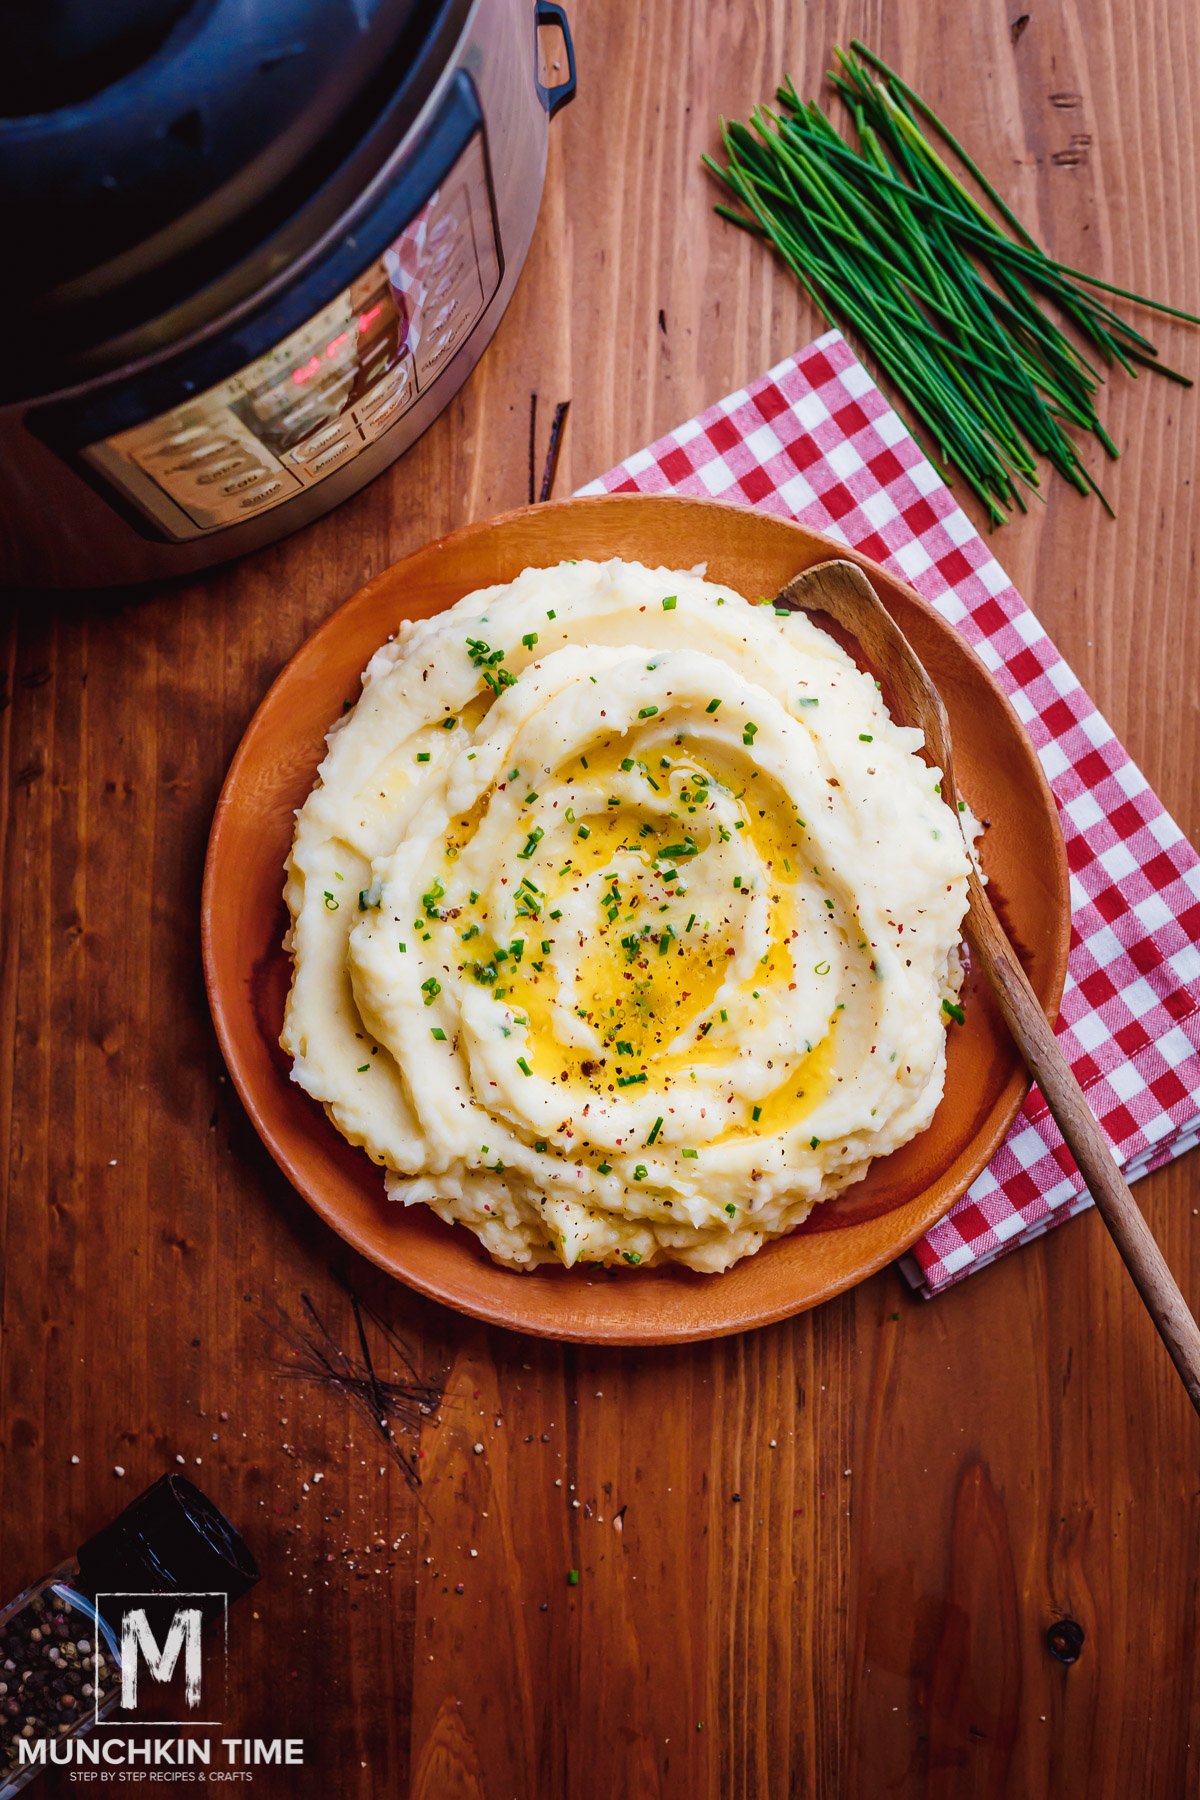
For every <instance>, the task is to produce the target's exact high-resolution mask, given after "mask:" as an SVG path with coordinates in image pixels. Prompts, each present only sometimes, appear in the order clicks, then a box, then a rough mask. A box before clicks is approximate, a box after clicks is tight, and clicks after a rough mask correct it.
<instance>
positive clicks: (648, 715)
mask: <svg viewBox="0 0 1200 1800" xmlns="http://www.w3.org/2000/svg"><path fill="white" fill-rule="evenodd" d="M657 711H658V708H657V706H643V707H642V709H641V710H640V712H639V713H638V718H639V719H652V718H653V717H654V715H655V713H656V712H657Z"/></svg>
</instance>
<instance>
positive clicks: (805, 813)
mask: <svg viewBox="0 0 1200 1800" xmlns="http://www.w3.org/2000/svg"><path fill="white" fill-rule="evenodd" d="M920 744H921V737H920V734H919V732H916V731H911V730H906V729H902V728H900V727H898V726H896V725H894V724H892V722H891V720H890V719H889V718H888V715H887V712H886V711H885V709H884V706H883V703H882V700H881V697H880V694H879V692H878V690H877V688H876V685H875V683H874V682H873V681H872V680H871V678H870V677H869V676H868V675H865V674H863V673H861V672H860V671H859V670H858V669H857V668H856V667H855V666H854V664H853V662H852V661H851V660H850V658H849V657H847V656H846V655H845V654H844V653H843V651H842V650H841V649H840V648H839V647H838V645H837V644H836V643H835V642H834V641H833V639H832V638H830V637H829V636H828V635H827V634H825V633H824V632H822V631H820V630H819V629H818V628H817V627H816V626H815V625H813V624H812V623H811V622H810V621H809V620H808V619H806V618H804V617H802V616H797V615H790V614H789V615H787V616H777V615H776V614H775V612H774V611H773V609H772V608H771V607H770V606H752V605H750V604H749V603H748V602H747V601H746V600H744V599H742V598H741V597H740V596H738V595H737V594H735V593H733V592H732V591H731V590H730V589H728V588H722V587H719V586H715V585H714V584H713V583H711V582H708V581H705V580H702V579H700V578H699V576H697V575H694V574H682V573H673V572H670V571H668V570H665V569H646V568H643V567H641V566H640V565H639V564H636V563H624V562H615V561H614V562H609V563H591V562H579V563H564V564H562V565H561V566H560V567H558V568H553V569H526V570H525V572H524V573H523V574H522V575H520V576H519V577H518V579H517V580H516V581H514V582H512V583H511V584H510V585H508V586H506V587H493V588H487V589H484V590H482V591H480V592H478V593H474V594H469V595H468V596H467V597H466V598H465V599H464V600H461V601H459V603H458V604H457V605H456V606H454V607H452V608H451V609H450V610H449V611H448V612H444V613H442V614H440V615H439V616H438V617H436V618H433V619H429V620H423V621H421V622H419V623H417V624H404V625H402V626H401V628H400V631H399V634H398V636H397V637H396V639H395V640H394V641H393V642H390V643H388V644H386V645H384V647H383V648H382V649H381V650H380V651H379V652H378V653H377V654H376V655H375V656H374V657H373V658H372V660H371V663H370V665H369V667H368V668H367V670H366V673H365V675H364V677H363V691H362V696H361V698H360V699H359V701H358V704H357V705H356V706H355V708H354V710H353V711H352V712H351V713H349V714H348V715H347V716H346V717H345V718H343V719H341V720H339V722H338V723H337V725H336V726H335V727H334V729H333V730H332V731H331V732H330V734H329V748H328V754H327V755H326V757H325V760H324V762H323V763H322V765H321V771H320V777H321V778H320V781H319V783H318V785H317V786H316V788H315V789H314V790H313V792H312V794H311V795H310V796H309V799H308V801H307V802H306V804H305V805H304V807H303V808H302V810H301V812H300V813H299V816H298V819H297V826H296V838H295V843H294V846H293V849H292V854H291V858H290V861H289V864H288V876H287V887H286V899H287V903H288V907H289V909H290V911H291V915H292V929H291V933H290V937H289V947H290V949H291V952H292V956H293V959H294V979H293V984H292V990H291V995H290V998H289V1002H288V1008H287V1019H286V1024H285V1027H284V1032H283V1037H282V1043H283V1046H284V1048H285V1050H287V1051H288V1053H289V1054H290V1055H291V1057H292V1058H293V1076H294V1078H295V1080H296V1081H298V1082H299V1083H300V1085H301V1086H302V1087H304V1088H305V1089H306V1090H307V1091H308V1092H309V1093H310V1094H312V1095H313V1096H314V1097H315V1098H316V1099H318V1100H319V1101H321V1102H322V1103H323V1104H324V1106H325V1107H326V1109H327V1110H328V1112H329V1115H330V1117H331V1118H332V1119H333V1121H334V1123H335V1124H336V1126H337V1128H338V1130H339V1131H341V1132H342V1133H343V1134H344V1135H345V1136H346V1137H347V1138H349V1139H350V1141H351V1142H352V1143H355V1144H360V1145H362V1147H363V1148H364V1149H365V1150H366V1151H367V1152H368V1153H369V1154H370V1155H371V1156H372V1157H373V1158H374V1159H375V1160H376V1161H377V1162H379V1163H381V1164H382V1165H383V1166H384V1168H385V1170H386V1171H387V1175H386V1182H387V1191H388V1193H389V1195H390V1196H391V1198H392V1199H394V1200H397V1201H403V1202H404V1203H405V1204H407V1205H412V1204H414V1203H424V1204H426V1205H429V1206H431V1207H433V1208H434V1210H435V1211H436V1212H437V1213H438V1214H440V1216H441V1217H442V1218H444V1219H446V1220H449V1221H453V1222H455V1223H458V1224H463V1225H466V1226H469V1228H470V1229H471V1230H472V1231H474V1232H475V1233H476V1234H477V1235H478V1237H479V1238H480V1239H481V1241H482V1242H483V1244H484V1245H485V1247H486V1248H487V1249H488V1250H489V1251H490V1252H491V1254H492V1255H493V1256H494V1257H496V1258H497V1259H498V1260H499V1261H502V1262H505V1263H509V1264H512V1265H514V1266H517V1267H529V1266H530V1265H532V1264H535V1263H540V1262H548V1261H561V1262H564V1263H567V1264H572V1263H575V1262H578V1261H582V1260H586V1261H602V1262H607V1263H622V1264H630V1265H637V1264H642V1265H646V1264H650V1263H654V1262H658V1261H661V1260H663V1259H674V1260H677V1261H680V1262H684V1263H688V1264H690V1265H691V1266H692V1267H693V1268H695V1269H702V1270H720V1269H725V1268H728V1267H729V1265H730V1264H731V1263H733V1262H736V1261H737V1259H738V1258H739V1257H742V1256H745V1255H747V1254H749V1253H750V1252H751V1251H754V1250H757V1249H758V1248H759V1247H760V1245H761V1244H762V1243H763V1242H764V1240H765V1239H767V1238H770V1237H775V1236H778V1235H779V1234H780V1233H782V1232H786V1231H790V1230H791V1229H792V1228H793V1227H794V1226H796V1225H798V1224H799V1223H800V1221H801V1220H802V1219H804V1218H805V1216H806V1215H807V1214H808V1213H809V1211H810V1210H811V1209H812V1207H813V1205H814V1204H815V1203H816V1202H817V1201H819V1200H823V1199H826V1198H827V1197H828V1196H829V1195H831V1194H835V1193H837V1192H838V1191H839V1190H840V1189H842V1188H844V1187H845V1186H847V1184H848V1183H850V1182H853V1181H857V1180H859V1179H860V1178H861V1177H862V1176H863V1175H864V1174H865V1173H866V1170H867V1167H868V1164H869V1163H870V1160H871V1158H872V1157H875V1156H880V1155H882V1154H883V1153H884V1152H886V1151H888V1150H893V1149H895V1148H896V1147H897V1146H898V1145H900V1144H903V1143H905V1142H907V1140H908V1139H909V1138H911V1137H913V1136H914V1135H915V1134H916V1133H917V1132H919V1131H921V1130H922V1129H923V1128H924V1127H925V1126H926V1125H927V1124H928V1123H929V1120H930V1118H931V1117H932V1115H933V1111H934V1108H935V1107H936V1106H937V1103H938V1101H939V1099H940V1097H941V1093H942V1084H943V1080H944V1074H945V1032H946V1026H947V1023H948V1016H949V1014H950V1012H951V1010H952V1009H953V1010H954V1011H957V1008H956V1007H954V995H955V993H956V991H957V988H958V986H959V983H960V981H961V967H960V963H959V955H958V945H959V931H960V926H961V922H962V919H963V915H964V913H965V910H966V904H967V886H966V882H967V853H966V850H965V847H964V843H963V837H962V834H961V832H960V830H959V824H958V820H957V819H956V818H955V816H954V815H953V813H952V812H951V811H950V810H949V809H948V808H947V806H946V805H945V804H944V803H943V802H942V800H941V798H940V794H939V789H938V775H937V771H936V770H934V769H930V768H929V767H927V765H926V764H925V763H923V762H922V761H921V759H920V757H919V756H918V755H917V754H916V753H917V750H918V749H919V747H920Z"/></svg>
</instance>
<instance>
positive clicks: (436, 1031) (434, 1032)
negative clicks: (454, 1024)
mask: <svg viewBox="0 0 1200 1800" xmlns="http://www.w3.org/2000/svg"><path fill="white" fill-rule="evenodd" d="M430 1035H431V1036H432V1037H435V1038H436V1039H437V1041H438V1043H439V1044H444V1043H445V1041H446V1034H445V1032H444V1031H443V1030H442V1028H441V1026H440V1025H433V1026H431V1027H430Z"/></svg>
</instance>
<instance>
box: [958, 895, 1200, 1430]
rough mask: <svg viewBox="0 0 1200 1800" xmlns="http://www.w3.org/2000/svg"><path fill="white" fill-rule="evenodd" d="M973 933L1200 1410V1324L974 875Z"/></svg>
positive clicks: (1039, 1079) (971, 936) (985, 965)
mask: <svg viewBox="0 0 1200 1800" xmlns="http://www.w3.org/2000/svg"><path fill="white" fill-rule="evenodd" d="M966 933H967V937H968V939H969V941H970V943H971V946H972V948H973V950H974V951H975V953H976V955H977V956H978V957H979V961H980V963H981V965H982V967H983V972H984V974H985V975H986V976H987V977H988V980H989V981H990V982H991V984H992V987H993V988H994V989H995V992H996V998H997V999H998V1000H999V1002H1000V1010H1001V1011H1002V1012H1003V1014H1004V1017H1005V1020H1006V1022H1007V1024H1008V1028H1009V1030H1010V1031H1011V1032H1012V1034H1013V1037H1014V1038H1015V1039H1016V1041H1017V1043H1018V1044H1019V1045H1020V1047H1021V1050H1022V1052H1023V1054H1024V1057H1025V1061H1026V1062H1027V1063H1028V1065H1029V1068H1030V1070H1031V1071H1032V1073H1033V1076H1034V1078H1035V1080H1036V1081H1037V1084H1038V1086H1039V1087H1040V1088H1041V1090H1042V1093H1043V1094H1044V1095H1045V1097H1046V1104H1047V1106H1048V1107H1049V1108H1050V1111H1051V1112H1052V1113H1053V1115H1054V1118H1055V1120H1056V1121H1057V1124H1058V1128H1059V1130H1060V1131H1061V1132H1062V1134H1063V1137H1064V1139H1065V1140H1066V1143H1067V1146H1068V1148H1069V1149H1070V1152H1071V1154H1072V1156H1073V1157H1074V1158H1075V1161H1076V1163H1077V1164H1078V1165H1079V1170H1080V1173H1081V1174H1082V1176H1083V1178H1084V1180H1085V1181H1086V1182H1087V1185H1088V1190H1089V1192H1090V1193H1091V1196H1092V1199H1093V1200H1094V1201H1095V1202H1096V1209H1097V1211H1098V1212H1099V1213H1100V1216H1101V1218H1102V1219H1103V1220H1104V1223H1105V1224H1106V1225H1107V1226H1108V1229H1109V1231H1110V1232H1111V1234H1112V1236H1113V1239H1114V1241H1115V1243H1116V1246H1117V1249H1118V1250H1119V1251H1120V1252H1121V1255H1122V1257H1123V1258H1124V1261H1125V1267H1126V1268H1127V1269H1128V1270H1129V1273H1130V1274H1131V1275H1132V1277H1133V1280H1134V1284H1135V1286H1136V1287H1137V1290H1138V1293H1139V1294H1140V1295H1141V1296H1142V1299H1143V1301H1144V1302H1145V1304H1146V1309H1147V1311H1148V1312H1149V1314H1150V1317H1151V1318H1152V1319H1153V1320H1154V1323H1155V1325H1156V1326H1157V1328H1158V1334H1159V1336H1160V1337H1161V1338H1162V1341H1163V1343H1164V1344H1165V1345H1166V1346H1167V1350H1168V1352H1169V1353H1170V1357H1171V1361H1172V1362H1173V1363H1174V1364H1175V1367H1176V1369H1177V1370H1178V1371H1179V1376H1180V1379H1181V1380H1182V1382H1183V1385H1184V1387H1185V1388H1186V1389H1187V1391H1188V1395H1189V1398H1190V1399H1191V1402H1192V1405H1193V1406H1194V1407H1195V1409H1196V1411H1197V1412H1198V1413H1200V1326H1197V1324H1196V1321H1195V1319H1194V1318H1193V1317H1192V1314H1191V1310H1190V1308H1189V1307H1188V1303H1187V1301H1186V1300H1185V1299H1184V1297H1183V1295H1182V1294H1181V1293H1180V1291H1179V1288H1178V1285H1177V1284H1176V1281H1175V1277H1174V1276H1173V1275H1172V1273H1171V1271H1170V1269H1169V1268H1168V1266H1167V1261H1166V1258H1165V1257H1164V1255H1163V1253H1162V1251H1161V1250H1160V1249H1159V1247H1158V1245H1157V1243H1156V1242H1155V1240H1154V1235H1153V1233H1152V1232H1151V1230H1150V1227H1149V1226H1148V1225H1147V1223H1146V1220H1145V1218H1144V1216H1143V1214H1142V1210H1141V1208H1140V1207H1139V1206H1138V1203H1137V1201H1136V1200H1135V1199H1134V1197H1133V1195H1132V1194H1131V1193H1130V1191H1129V1187H1128V1185H1127V1183H1126V1182H1125V1180H1124V1178H1123V1176H1122V1175H1121V1172H1120V1170H1119V1169H1118V1167H1117V1165H1116V1163H1115V1162H1114V1161H1113V1154H1112V1148H1111V1146H1110V1145H1109V1142H1108V1140H1107V1138H1106V1137H1105V1136H1104V1133H1103V1132H1102V1131H1101V1129H1100V1127H1099V1125H1098V1124H1097V1123H1096V1118H1095V1115H1094V1114H1093V1112H1092V1110H1091V1108H1090V1107H1089V1105H1088V1103H1087V1101H1086V1100H1085V1099H1084V1097H1083V1090H1082V1089H1081V1088H1080V1086H1079V1083H1078V1082H1077V1081H1076V1079H1075V1076H1074V1075H1073V1073H1072V1071H1071V1065H1070V1064H1069V1063H1068V1061H1067V1059H1066V1057H1065V1056H1064V1055H1063V1053H1062V1051H1061V1050H1060V1049H1059V1047H1058V1040H1057V1039H1056V1037H1055V1035H1054V1031H1053V1028H1052V1027H1051V1026H1050V1025H1049V1024H1048V1023H1047V1021H1046V1015H1045V1013H1044V1012H1043V1011H1042V1009H1041V1007H1040V1005H1039V1004H1038V999H1037V995H1036V994H1035V993H1034V991H1033V989H1032V988H1031V987H1030V985H1029V982H1028V980H1027V978H1026V975H1025V971H1024V969H1022V967H1021V965H1020V963H1019V962H1018V961H1017V958H1016V955H1015V954H1014V951H1013V948H1012V945H1011V943H1010V942H1009V939H1008V936H1007V934H1006V932H1005V930H1004V927H1003V926H1002V925H1001V923H1000V921H999V919H998V918H997V917H996V914H995V911H994V909H993V907H992V904H991V901H990V900H989V899H988V898H987V893H986V890H985V889H984V888H983V886H982V884H981V883H980V882H978V881H977V880H976V879H975V878H974V876H973V877H972V879H971V909H970V912H969V914H968V916H967V923H966Z"/></svg>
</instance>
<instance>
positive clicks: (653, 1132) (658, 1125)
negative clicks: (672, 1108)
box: [646, 1115, 663, 1150]
mask: <svg viewBox="0 0 1200 1800" xmlns="http://www.w3.org/2000/svg"><path fill="white" fill-rule="evenodd" d="M662 1125H663V1122H662V1118H661V1115H660V1117H659V1118H657V1119H655V1121H654V1123H653V1125H652V1126H651V1127H650V1136H649V1137H648V1138H647V1139H646V1148H647V1150H648V1149H649V1148H650V1146H651V1144H652V1143H653V1142H654V1140H655V1138H656V1137H657V1136H658V1134H659V1132H660V1131H661V1130H662Z"/></svg>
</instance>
